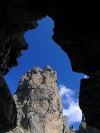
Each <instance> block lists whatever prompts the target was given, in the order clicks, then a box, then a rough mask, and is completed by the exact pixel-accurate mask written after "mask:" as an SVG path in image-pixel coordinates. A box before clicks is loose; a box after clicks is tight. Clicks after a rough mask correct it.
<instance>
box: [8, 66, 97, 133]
mask: <svg viewBox="0 0 100 133" xmlns="http://www.w3.org/2000/svg"><path fill="white" fill-rule="evenodd" d="M14 100H15V103H16V107H17V126H16V128H14V129H13V130H11V131H9V132H7V133H100V131H99V130H98V129H95V128H90V127H89V126H86V123H85V118H84V115H83V116H82V122H81V124H80V126H79V131H76V130H75V128H74V126H73V125H72V126H71V127H70V128H68V119H67V117H66V116H63V114H62V112H63V109H62V103H61V99H60V96H59V93H58V87H57V72H56V71H54V70H52V68H51V67H50V66H46V67H44V69H43V70H42V69H40V68H39V67H35V68H33V69H32V70H29V71H28V72H27V73H26V74H24V75H23V76H22V77H21V79H20V81H19V85H18V88H17V91H16V93H15V94H14Z"/></svg>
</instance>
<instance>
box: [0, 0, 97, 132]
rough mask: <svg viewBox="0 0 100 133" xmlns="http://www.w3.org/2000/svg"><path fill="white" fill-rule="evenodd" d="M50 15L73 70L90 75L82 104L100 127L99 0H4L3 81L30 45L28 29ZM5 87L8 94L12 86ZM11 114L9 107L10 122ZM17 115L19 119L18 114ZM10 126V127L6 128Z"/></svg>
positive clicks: (0, 17)
mask: <svg viewBox="0 0 100 133" xmlns="http://www.w3.org/2000/svg"><path fill="white" fill-rule="evenodd" d="M46 15H48V16H49V17H51V18H52V19H53V20H54V35H53V37H52V38H53V40H54V41H55V42H56V43H57V44H58V45H60V46H61V48H62V49H63V50H64V51H65V52H66V53H67V54H68V56H69V58H70V61H71V66H72V70H73V71H75V72H81V73H84V74H86V75H88V76H89V77H90V78H89V79H85V80H83V79H82V80H81V88H80V94H79V105H80V108H81V109H82V112H83V113H84V115H85V118H86V123H87V124H88V125H89V126H92V127H96V128H99V129H100V117H98V116H100V99H99V95H100V89H99V86H100V83H99V82H100V74H99V73H100V44H99V43H100V7H99V3H98V2H97V1H93V2H92V1H91V2H87V1H86V0H84V1H83V0H81V1H80V0H78V1H75V0H70V1H69V0H67V1H65V0H59V1H57V2H56V1H50V0H48V1H47V0H43V1H42V0H38V1H33V0H1V1H0V71H1V75H2V76H1V77H2V78H1V80H3V76H4V75H5V74H6V73H8V72H9V70H10V69H11V68H12V67H14V66H16V65H18V62H17V60H16V59H17V57H20V56H21V50H24V49H27V47H28V45H27V44H26V43H25V39H24V37H23V34H24V33H25V31H28V30H29V29H34V28H36V27H37V20H40V19H42V18H43V17H45V16H46ZM1 83H2V82H1ZM89 88H90V89H89ZM0 89H1V88H0ZM3 89H4V91H6V93H7V92H8V91H9V88H8V87H3ZM91 90H92V91H91ZM94 92H96V94H95V93H94ZM1 95H3V97H4V99H6V98H7V97H8V99H9V96H10V97H11V94H10V93H9V96H8V95H6V97H5V95H4V94H3V93H2V94H1ZM0 100H2V99H0ZM86 101H88V102H86ZM8 103H9V104H10V105H8ZM8 103H5V106H3V105H2V104H3V103H2V104H1V107H3V108H4V110H6V108H7V106H12V105H13V104H14V103H13V100H12V102H11V101H9V102H8ZM14 106H15V105H14ZM12 112H16V109H15V108H12ZM10 113H11V111H10V109H9V110H8V111H7V114H6V117H5V121H7V119H8V117H9V116H10ZM2 115H3V116H5V112H4V113H0V118H2ZM13 115H14V117H15V118H16V113H15V114H13ZM91 120H92V121H91ZM11 121H12V120H11V119H10V117H9V122H8V125H10V123H12V122H11ZM3 123H4V120H2V119H0V127H1V129H0V130H2V129H3V127H2V126H4V125H5V124H4V125H3ZM14 123H16V120H15V121H14ZM14 126H15V124H13V125H12V127H14ZM9 128H11V127H9ZM9 128H8V127H6V129H5V130H8V129H9ZM2 132H4V130H2Z"/></svg>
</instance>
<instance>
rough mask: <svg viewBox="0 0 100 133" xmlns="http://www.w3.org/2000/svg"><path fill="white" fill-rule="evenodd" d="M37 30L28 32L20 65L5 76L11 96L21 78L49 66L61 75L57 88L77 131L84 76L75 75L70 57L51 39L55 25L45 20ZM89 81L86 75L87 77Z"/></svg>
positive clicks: (71, 122) (48, 19) (70, 122)
mask: <svg viewBox="0 0 100 133" xmlns="http://www.w3.org/2000/svg"><path fill="white" fill-rule="evenodd" d="M38 24H39V26H38V28H36V29H35V30H29V31H28V32H26V33H25V35H24V36H25V39H26V42H27V43H28V45H29V48H28V50H25V51H22V56H21V57H20V58H18V62H19V66H17V67H14V68H12V69H11V70H10V72H9V73H8V74H7V75H6V76H5V79H6V81H7V83H8V86H9V88H10V90H11V93H12V95H13V94H14V92H15V91H16V89H17V86H18V82H19V79H20V77H21V76H22V75H23V74H25V73H26V72H27V71H28V70H31V69H32V68H33V67H36V66H38V67H40V68H42V69H43V68H44V67H45V66H46V65H50V66H51V67H52V69H53V70H55V71H57V74H58V82H57V84H58V88H59V94H60V95H61V98H62V102H63V107H64V109H63V112H64V114H65V115H67V116H68V120H69V126H71V125H72V124H73V125H74V126H75V128H76V129H78V126H79V122H80V121H81V110H80V109H79V106H78V94H79V84H80V79H81V78H84V74H81V73H75V72H72V69H71V64H70V60H69V59H68V56H67V54H66V53H65V52H64V51H62V49H61V48H60V47H59V45H57V44H56V43H55V42H54V41H53V40H52V35H53V27H54V23H53V21H52V20H51V19H50V18H49V17H46V18H44V19H42V20H41V21H38ZM85 78H86V76H85Z"/></svg>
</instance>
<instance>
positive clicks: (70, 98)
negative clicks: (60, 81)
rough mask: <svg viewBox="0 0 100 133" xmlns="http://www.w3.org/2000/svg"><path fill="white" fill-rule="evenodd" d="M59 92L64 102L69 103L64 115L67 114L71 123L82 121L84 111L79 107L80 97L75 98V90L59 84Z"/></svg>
mask: <svg viewBox="0 0 100 133" xmlns="http://www.w3.org/2000/svg"><path fill="white" fill-rule="evenodd" d="M59 94H60V96H61V99H62V102H63V104H66V105H67V108H64V109H63V115H66V116H67V118H68V123H69V125H72V124H74V123H76V122H81V119H82V111H81V110H80V108H79V104H78V103H79V102H78V99H75V98H74V95H75V92H74V91H73V90H71V89H69V88H67V87H66V86H64V85H59Z"/></svg>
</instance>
